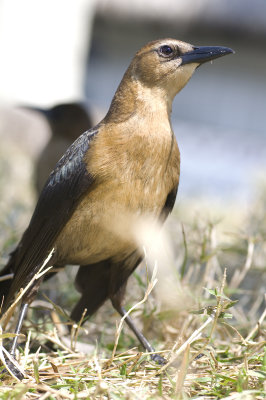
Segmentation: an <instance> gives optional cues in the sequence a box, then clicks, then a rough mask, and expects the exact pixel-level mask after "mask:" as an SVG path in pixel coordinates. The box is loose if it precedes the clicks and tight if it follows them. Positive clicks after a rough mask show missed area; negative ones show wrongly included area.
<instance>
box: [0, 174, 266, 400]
mask: <svg viewBox="0 0 266 400" xmlns="http://www.w3.org/2000/svg"><path fill="white" fill-rule="evenodd" d="M0 178H1V175H0ZM0 182H1V179H0ZM265 192H266V191H265ZM265 192H263V190H262V191H261V194H260V195H259V196H257V198H256V200H255V201H254V203H253V204H252V205H251V207H250V209H249V210H248V211H247V212H245V213H242V215H241V217H239V219H236V218H234V225H235V226H234V228H232V226H231V225H230V223H227V224H224V219H223V218H221V219H220V220H219V221H218V220H217V219H214V218H212V219H211V222H210V221H208V220H207V217H206V215H207V213H205V211H204V210H203V209H202V212H201V214H200V215H201V217H199V216H197V217H196V218H195V217H192V216H191V215H192V214H191V209H192V208H191V207H190V206H189V207H188V206H184V205H182V204H180V205H179V207H178V208H177V209H178V210H179V211H175V213H174V215H173V218H172V221H171V224H170V225H169V226H168V230H170V232H171V238H172V239H173V242H174V244H173V249H172V253H173V254H172V257H170V258H169V259H168V261H167V258H165V259H162V260H161V259H160V260H157V263H156V260H155V262H154V263H151V262H150V259H149V258H148V257H147V260H148V261H147V260H146V262H144V263H143V265H142V266H141V267H140V268H139V269H138V270H137V271H136V273H135V274H134V276H132V278H131V279H130V281H129V284H128V296H127V299H126V304H127V305H128V309H129V310H130V313H131V315H132V316H134V318H135V319H136V321H138V323H139V326H140V327H142V329H143V331H144V333H145V334H146V335H147V336H148V338H149V339H151V341H152V343H153V345H154V347H155V348H156V350H158V351H160V352H161V353H162V354H163V355H164V357H165V358H166V359H167V360H168V363H167V364H166V365H164V366H161V365H156V364H154V363H153V362H151V361H150V359H149V355H148V354H147V353H143V352H142V349H141V348H139V347H138V343H137V341H136V339H135V337H134V336H132V333H131V332H130V331H129V330H128V328H127V327H126V326H124V323H123V321H120V319H119V316H118V315H117V314H116V313H115V312H114V311H113V309H112V307H111V306H110V304H109V303H107V304H105V305H104V306H103V307H102V309H101V310H100V311H99V312H98V313H97V314H96V315H95V316H93V317H92V318H91V319H90V321H88V322H86V323H85V324H84V325H82V326H81V324H78V325H73V324H72V322H71V321H70V319H69V312H70V311H69V310H70V308H71V304H72V303H73V301H74V300H75V299H77V297H78V294H77V293H76V292H75V291H74V290H72V289H73V280H74V275H75V271H74V269H73V268H66V270H65V271H64V272H60V273H59V274H58V275H57V276H56V277H54V278H52V279H51V280H48V281H47V282H46V283H45V284H44V285H43V290H42V291H41V293H40V295H39V297H38V299H37V300H36V301H35V302H34V303H33V306H32V307H31V309H30V311H29V313H28V318H27V321H26V323H25V328H24V331H23V333H24V334H25V337H24V339H26V345H25V347H24V346H22V345H21V347H20V348H19V355H18V362H19V365H20V367H21V368H22V369H23V370H24V371H25V374H26V376H25V379H23V381H18V380H17V379H16V377H12V376H10V375H9V374H2V375H1V380H0V399H3V400H5V399H14V400H17V399H42V400H43V399H49V400H53V399H56V400H59V399H160V398H163V399H187V398H193V399H196V398H199V397H202V398H204V399H220V398H226V399H232V400H233V399H263V398H265V396H266V384H265V382H266V379H265V377H266V341H265V317H266V309H265V275H266V268H265V260H266V242H265V238H266V216H265V215H266V213H265V211H266V193H265ZM11 206H12V210H13V211H12V212H11V211H10V212H7V209H5V210H4V211H5V214H4V215H3V209H2V210H0V211H1V213H0V214H1V218H0V224H1V226H0V232H1V234H0V241H1V243H0V244H1V249H3V252H2V254H1V258H0V262H1V263H2V264H4V262H5V259H6V257H7V254H8V251H9V250H10V249H11V248H12V246H13V244H14V243H15V242H16V241H17V240H18V237H19V233H18V232H16V231H15V226H16V222H17V221H20V218H22V215H24V214H25V209H24V208H23V206H22V205H21V203H19V202H18V203H17V204H16V201H15V200H14V204H10V207H11ZM0 208H1V207H0ZM10 210H11V208H10ZM14 210H16V212H14ZM229 212H232V210H229V209H228V210H226V213H229ZM29 213H30V212H29ZM224 214H225V213H224ZM197 215H199V214H197ZM232 216H233V214H232ZM234 217H235V214H234ZM23 218H24V217H23ZM180 221H182V222H183V225H181V223H180ZM22 225H23V224H22ZM237 226H241V229H239V228H237ZM148 263H149V264H150V265H149V267H150V269H149V268H147V264H148ZM166 263H168V265H166ZM160 271H163V275H165V276H166V280H165V282H164V283H163V284H162V285H161V281H162V280H163V279H162V274H160ZM157 279H158V281H157ZM167 279H168V280H167ZM58 286H60V290H58ZM180 299H181V300H180ZM16 315H17V313H16V312H13V316H12V318H11V319H10V321H9V322H8V323H7V320H5V318H2V320H1V321H0V322H1V326H2V327H4V325H5V324H7V327H6V329H5V333H3V332H2V333H1V332H0V358H1V359H2V361H3V358H4V357H3V351H5V350H3V349H4V348H8V341H9V340H11V334H10V332H12V331H13V329H14V323H15V316H16ZM116 321H117V322H118V323H117V324H116ZM71 324H72V325H71ZM66 325H70V326H72V328H71V334H69V333H68V332H67V331H66ZM69 338H71V339H69ZM67 340H68V341H67ZM24 342H25V340H24ZM5 354H6V353H5Z"/></svg>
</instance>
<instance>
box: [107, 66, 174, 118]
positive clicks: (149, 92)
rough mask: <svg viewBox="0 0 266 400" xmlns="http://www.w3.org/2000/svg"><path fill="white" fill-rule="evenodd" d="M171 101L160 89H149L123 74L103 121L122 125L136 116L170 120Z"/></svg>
mask: <svg viewBox="0 0 266 400" xmlns="http://www.w3.org/2000/svg"><path fill="white" fill-rule="evenodd" d="M171 111H172V99H171V98H169V97H167V95H166V93H165V91H164V90H163V89H161V88H160V87H158V88H157V87H149V86H145V85H143V84H142V83H141V82H139V81H138V80H135V79H134V78H132V76H128V75H127V73H126V74H125V76H124V78H123V80H122V81H121V83H120V85H119V87H118V89H117V91H116V93H115V95H114V97H113V100H112V102H111V106H110V108H109V111H108V113H107V115H106V117H105V119H104V121H105V122H107V123H123V122H126V121H127V120H130V119H131V118H133V117H136V115H138V116H139V117H141V118H149V119H151V118H152V117H153V116H154V115H156V116H157V117H158V116H159V115H161V117H163V118H167V119H168V120H170V114H171Z"/></svg>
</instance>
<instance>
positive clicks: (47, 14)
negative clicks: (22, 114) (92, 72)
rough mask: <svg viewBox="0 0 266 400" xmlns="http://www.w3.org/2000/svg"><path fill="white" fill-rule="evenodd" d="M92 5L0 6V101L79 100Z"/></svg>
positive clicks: (42, 0)
mask: <svg viewBox="0 0 266 400" xmlns="http://www.w3.org/2000/svg"><path fill="white" fill-rule="evenodd" d="M94 3H95V1H94V0H90V1H88V0H67V1H65V0H56V1H54V0H38V1H36V0H23V1H21V0H1V1H0V54H1V63H0V88H1V90H0V102H1V104H3V103H4V104H8V103H9V104H19V103H22V104H30V105H32V104H34V105H35V106H49V107H50V106H51V104H56V103H60V102H67V101H71V100H73V99H75V100H76V99H81V98H82V96H83V85H84V82H83V81H84V79H85V73H86V58H87V52H88V48H89V43H90V38H91V26H92V18H93V16H94Z"/></svg>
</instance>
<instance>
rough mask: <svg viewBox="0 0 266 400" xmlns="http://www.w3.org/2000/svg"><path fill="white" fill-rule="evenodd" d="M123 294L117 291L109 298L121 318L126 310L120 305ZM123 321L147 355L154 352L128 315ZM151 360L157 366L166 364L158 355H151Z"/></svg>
mask: <svg viewBox="0 0 266 400" xmlns="http://www.w3.org/2000/svg"><path fill="white" fill-rule="evenodd" d="M123 292H124V291H123ZM123 294H124V293H122V294H121V292H120V290H119V291H118V292H117V293H116V294H115V295H113V296H112V297H111V301H112V304H113V307H114V308H115V310H116V311H118V312H119V314H120V315H121V316H122V317H123V316H124V315H125V314H126V310H125V309H124V307H122V305H121V300H122V297H123ZM125 321H126V323H127V325H128V326H129V328H130V329H131V330H132V332H133V333H134V334H135V335H136V337H137V338H138V340H139V342H140V343H141V345H142V346H143V347H144V349H146V350H147V351H148V352H149V353H153V352H155V349H154V348H153V347H152V345H151V344H150V342H149V341H148V340H147V339H146V338H145V336H144V335H143V333H142V332H140V330H139V329H138V328H137V327H136V326H135V323H134V322H133V320H132V318H131V317H130V316H129V315H127V316H126V317H125ZM151 359H152V360H153V361H155V362H157V363H158V364H166V362H167V361H166V360H165V359H164V358H163V357H162V356H160V355H159V354H151Z"/></svg>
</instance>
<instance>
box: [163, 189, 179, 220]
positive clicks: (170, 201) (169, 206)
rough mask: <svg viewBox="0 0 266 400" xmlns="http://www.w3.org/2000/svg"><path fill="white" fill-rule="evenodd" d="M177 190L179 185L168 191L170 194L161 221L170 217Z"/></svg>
mask: <svg viewBox="0 0 266 400" xmlns="http://www.w3.org/2000/svg"><path fill="white" fill-rule="evenodd" d="M177 190H178V185H177V186H176V187H174V188H173V189H172V190H171V191H170V192H169V193H168V196H167V197H166V201H165V203H164V206H163V209H162V211H161V214H160V220H161V222H164V221H165V220H166V218H167V217H168V215H169V214H170V212H172V209H173V207H174V204H175V199H176V195H177Z"/></svg>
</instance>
